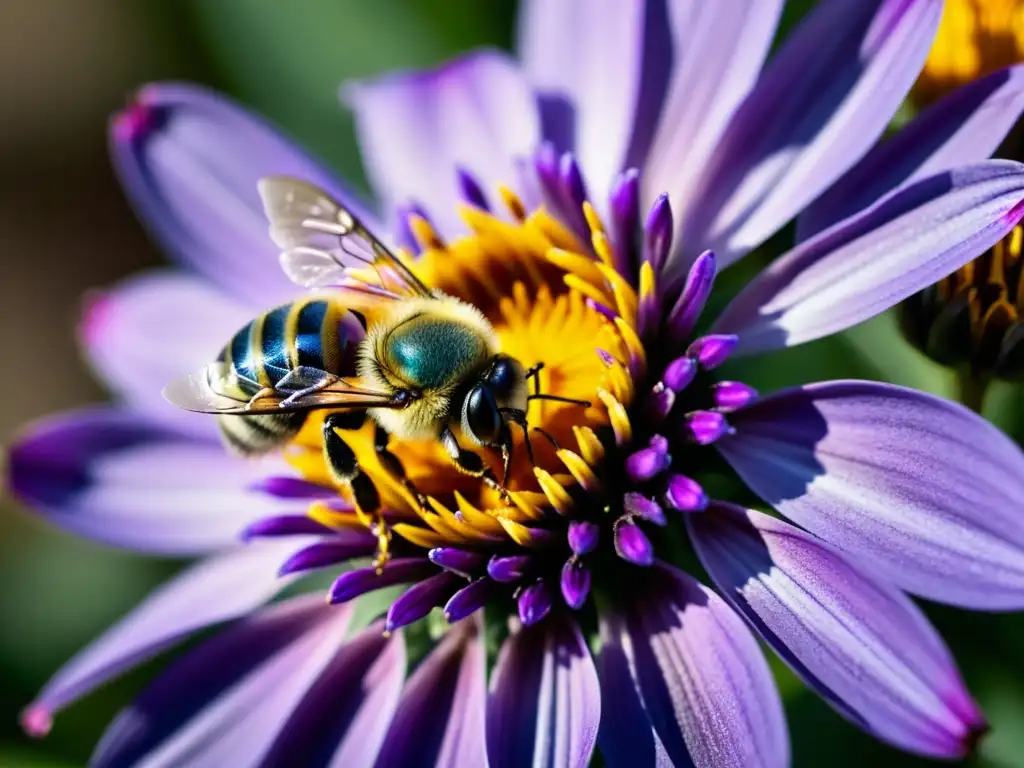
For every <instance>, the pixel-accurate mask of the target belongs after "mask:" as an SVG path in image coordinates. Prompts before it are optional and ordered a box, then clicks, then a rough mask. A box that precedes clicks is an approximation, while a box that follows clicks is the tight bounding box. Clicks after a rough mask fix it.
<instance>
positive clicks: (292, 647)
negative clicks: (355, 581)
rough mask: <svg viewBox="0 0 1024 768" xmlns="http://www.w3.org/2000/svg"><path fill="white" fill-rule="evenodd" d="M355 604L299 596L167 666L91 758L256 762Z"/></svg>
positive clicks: (119, 762) (325, 661)
mask: <svg viewBox="0 0 1024 768" xmlns="http://www.w3.org/2000/svg"><path fill="white" fill-rule="evenodd" d="M351 614H352V611H351V610H350V609H348V608H336V609H330V608H326V607H325V606H324V604H323V601H322V600H321V599H320V598H319V597H317V596H304V597H299V598H294V599H292V600H289V601H287V602H285V603H281V604H279V605H275V606H273V607H271V608H268V609H266V610H264V611H262V612H261V613H259V614H254V615H252V616H250V617H248V618H246V619H245V620H243V621H241V622H240V623H238V624H235V625H233V626H232V627H230V628H229V629H227V630H224V631H223V632H221V633H220V634H218V635H215V636H214V637H213V638H211V639H210V640H207V641H206V642H204V643H203V644H202V645H200V646H198V647H197V648H195V649H194V650H193V651H191V652H190V653H188V654H187V655H185V656H184V657H182V658H181V659H180V660H178V661H176V662H175V663H174V664H172V665H171V666H170V667H168V668H167V669H166V670H165V671H164V672H163V673H161V675H160V676H159V677H157V679H156V680H155V681H154V682H153V683H151V684H150V685H149V686H148V687H147V688H146V689H145V690H144V691H143V692H142V693H141V694H140V695H139V696H138V698H137V699H136V700H135V701H134V703H132V704H131V705H130V706H129V707H128V708H127V709H125V710H124V711H122V712H121V714H120V715H118V716H117V718H116V719H115V720H114V721H113V722H112V723H111V724H110V726H109V728H108V729H107V731H106V733H105V734H104V735H103V738H102V740H101V741H100V743H99V745H98V746H97V748H96V752H95V753H94V754H93V757H92V761H91V762H90V765H95V766H97V767H98V768H114V766H125V765H136V764H139V763H142V762H143V761H148V762H149V763H150V764H161V765H183V764H201V765H254V764H257V763H258V762H259V760H260V759H261V758H262V757H263V755H265V754H266V753H267V751H268V750H269V749H270V747H271V745H272V743H273V740H274V739H275V737H276V736H277V734H278V733H279V732H280V730H281V728H282V727H283V726H284V724H285V722H286V721H287V719H288V717H289V715H290V714H291V712H292V711H293V709H294V708H295V707H296V705H298V703H299V702H300V701H301V700H302V698H303V696H304V695H305V693H306V692H307V691H308V690H309V688H310V686H312V685H313V684H314V682H315V681H316V680H317V678H318V677H320V675H321V674H323V673H324V670H325V669H326V668H327V667H328V665H330V664H331V662H332V660H333V659H334V657H335V655H336V654H339V648H343V647H344V646H343V645H342V643H343V640H344V637H345V631H346V630H347V629H348V625H349V621H350V618H351Z"/></svg>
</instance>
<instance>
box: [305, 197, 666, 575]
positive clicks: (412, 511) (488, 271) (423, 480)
mask: <svg viewBox="0 0 1024 768" xmlns="http://www.w3.org/2000/svg"><path fill="white" fill-rule="evenodd" d="M502 197H503V199H504V201H505V204H506V207H507V208H508V210H509V212H510V217H509V218H508V219H503V218H500V217H499V216H497V215H494V214H491V213H489V212H486V211H483V210H480V209H478V208H473V207H469V206H463V207H462V208H461V209H460V213H461V215H462V217H463V219H464V220H465V222H466V224H467V225H468V227H469V230H470V234H468V235H466V236H464V237H461V238H459V239H457V240H454V241H453V242H450V243H445V242H442V241H441V239H440V237H439V236H438V235H437V234H436V232H434V230H433V229H432V227H431V226H430V224H429V223H428V222H427V221H426V220H424V219H421V218H414V219H413V220H412V221H411V225H412V230H413V232H414V234H415V236H416V238H417V241H418V243H419V245H420V248H421V252H420V253H419V255H418V257H417V258H416V259H415V260H413V258H412V257H411V255H410V254H406V253H402V254H400V255H401V257H402V258H403V259H404V260H405V261H406V263H407V264H408V265H409V266H410V267H411V268H412V269H414V270H415V272H416V274H417V276H418V277H419V278H420V279H421V280H422V281H423V282H424V283H425V284H427V285H428V286H430V287H431V288H434V289H439V290H441V291H443V292H444V293H445V294H448V295H450V296H454V297H456V298H459V299H462V300H463V301H466V302H468V303H470V304H472V305H473V306H475V307H477V308H478V309H479V310H480V311H481V312H482V313H483V314H484V316H485V317H486V318H487V319H488V321H489V322H490V323H491V325H492V326H493V328H494V330H495V332H496V334H497V336H498V339H499V343H500V351H501V352H502V353H503V354H506V355H509V356H511V357H514V358H515V359H517V360H518V361H519V362H520V363H522V364H523V366H525V367H529V366H532V365H534V364H536V363H543V364H544V367H543V369H542V371H541V373H540V374H539V381H538V385H539V387H540V389H541V391H543V392H544V393H545V394H550V395H557V396H561V397H566V398H573V399H577V400H586V401H588V402H590V403H591V405H590V407H586V408H584V407H581V406H579V405H573V404H568V403H560V402H552V401H539V400H534V401H532V402H531V403H530V404H529V410H528V413H527V419H528V423H529V425H530V427H531V434H530V444H531V446H532V449H533V454H534V463H531V461H530V459H529V456H528V452H527V450H526V445H525V437H524V435H523V432H522V430H521V429H518V428H517V427H515V426H514V425H513V426H512V429H513V437H514V440H515V444H514V450H513V461H512V464H511V467H510V470H509V475H508V477H506V478H502V474H501V472H502V469H501V461H500V457H499V456H497V455H496V454H495V452H493V451H490V450H487V449H483V448H478V447H476V448H474V449H473V450H475V451H476V452H478V453H479V454H480V455H481V458H483V459H484V461H485V462H486V463H487V464H489V465H490V466H491V469H492V471H493V472H494V473H495V476H496V477H497V478H499V479H500V480H501V481H502V484H503V485H504V487H505V488H506V489H507V491H508V492H509V494H508V497H507V498H504V499H503V498H502V496H501V494H499V493H498V492H497V491H495V490H493V489H492V488H490V487H488V486H487V485H486V484H485V483H483V482H482V481H480V480H479V479H477V478H474V477H470V476H468V475H466V474H464V473H462V472H460V471H459V470H458V469H457V468H456V467H455V466H454V465H453V463H452V460H451V458H450V457H449V456H448V454H447V452H446V451H445V450H444V448H443V446H442V445H441V444H440V442H439V441H438V440H423V441H410V440H405V441H398V440H395V439H392V442H391V444H390V446H389V449H390V451H391V452H392V453H393V454H394V455H395V456H396V457H397V458H398V459H399V460H400V461H401V463H402V465H403V467H404V469H405V472H406V475H407V477H408V479H409V481H410V482H411V485H412V486H413V487H414V488H415V490H416V491H417V492H419V493H420V494H422V495H423V496H425V497H426V504H425V505H421V504H420V503H419V501H418V500H417V498H416V497H415V496H414V495H413V493H411V492H410V490H409V489H408V488H407V487H406V486H405V485H403V484H402V483H401V482H400V481H398V480H397V479H396V478H395V477H394V476H392V474H391V473H389V472H388V471H387V470H386V469H385V468H384V467H383V466H382V465H381V463H380V461H379V460H378V457H377V454H376V451H375V449H374V444H373V425H372V424H367V425H366V426H365V427H364V428H363V429H361V430H360V431H358V432H353V433H352V434H351V436H350V437H348V438H347V442H349V444H350V445H351V447H352V448H353V450H354V451H355V453H356V456H357V458H358V461H359V465H360V467H361V469H362V470H363V471H364V472H366V473H367V474H368V475H369V477H370V479H371V480H372V481H373V482H374V484H375V485H376V486H377V489H378V491H379V492H380V495H381V498H382V502H383V508H384V509H385V510H386V512H385V514H384V519H385V520H386V524H387V529H388V531H389V532H390V533H394V534H396V535H398V536H400V537H401V538H402V539H404V540H405V541H407V542H409V543H411V544H414V545H416V546H420V547H425V548H432V547H440V546H458V547H464V548H465V547H469V548H472V547H474V546H476V545H480V546H486V547H487V548H492V547H494V546H495V545H496V544H497V545H501V544H502V542H507V543H509V544H513V543H514V544H515V545H518V546H527V547H529V546H532V545H534V544H535V543H536V542H535V538H536V530H537V529H535V528H531V527H529V525H530V524H532V523H535V522H536V521H539V520H541V519H543V518H544V517H546V516H548V515H549V514H551V510H552V509H554V510H556V511H557V510H559V509H560V508H564V507H565V506H566V505H568V504H569V503H570V496H569V491H568V490H567V489H568V488H569V487H570V486H572V485H574V484H579V485H583V486H585V487H590V486H592V485H595V486H596V485H597V484H598V481H597V477H596V474H595V471H594V467H595V465H596V464H597V463H598V462H599V461H600V460H601V458H602V457H603V455H604V452H605V447H606V446H607V445H608V444H609V443H611V442H616V443H620V444H621V443H623V442H625V441H626V440H628V439H629V438H630V427H629V421H628V417H627V416H626V407H627V406H628V405H629V403H630V402H631V400H632V397H633V388H634V387H633V377H634V376H635V375H636V374H637V372H638V371H639V370H642V366H643V361H644V357H643V349H642V346H641V345H640V342H639V340H638V338H637V334H636V315H637V301H638V299H637V295H636V292H635V291H634V289H633V288H632V287H631V286H629V285H628V284H627V283H626V282H625V281H624V280H622V278H620V277H619V276H618V274H617V273H616V272H615V271H614V269H612V268H611V246H610V245H609V242H608V238H607V237H606V236H605V234H604V228H603V225H602V223H601V222H600V220H599V219H598V218H597V216H596V215H595V214H594V212H593V210H592V209H589V207H588V222H589V224H590V228H591V236H592V242H591V244H590V246H591V248H592V249H593V253H594V254H596V255H597V257H596V258H595V256H594V255H593V254H592V253H591V252H590V249H587V248H585V247H584V246H583V245H582V244H581V243H580V242H579V241H578V240H577V238H576V237H575V236H574V235H573V234H571V233H570V232H569V231H568V230H567V229H566V228H565V227H564V226H563V225H562V224H561V223H559V222H558V221H557V220H556V219H555V218H553V217H552V216H550V215H549V214H548V213H547V212H545V211H544V210H543V209H541V210H537V211H535V212H533V213H531V214H529V215H526V213H525V211H524V210H523V206H522V204H521V203H520V201H519V200H518V199H517V198H516V197H515V196H514V195H512V194H511V193H509V192H508V191H507V190H502ZM351 274H352V275H353V276H354V277H356V278H358V279H360V280H364V281H366V282H376V281H377V279H378V278H377V277H376V275H375V274H374V273H373V272H372V270H369V271H367V270H352V271H351ZM648 282H650V281H648ZM598 306H601V307H607V308H612V309H613V310H614V314H616V315H617V317H615V319H614V320H613V319H609V316H610V315H611V314H613V313H609V312H602V311H600V310H599V309H598V308H597V307H598ZM371 322H372V321H371ZM325 415H326V414H325V413H323V412H320V413H314V414H313V415H312V416H311V417H310V418H309V419H307V421H306V423H305V425H304V427H303V430H302V432H301V433H300V434H299V435H298V437H297V438H296V439H295V441H294V442H293V444H292V445H291V446H290V447H289V449H288V450H287V451H286V456H287V458H288V459H289V461H290V462H291V463H292V465H293V466H295V467H296V468H297V469H298V470H299V471H300V472H301V473H302V474H303V475H304V476H305V477H306V478H308V479H310V480H313V481H315V482H319V483H323V484H328V483H330V482H331V480H330V477H331V476H330V473H329V471H328V469H327V466H326V464H325V461H324V458H323V447H322V436H321V428H322V420H323V418H324V417H325ZM535 428H537V429H535ZM456 434H457V436H459V439H460V442H461V443H462V444H463V445H464V446H469V445H472V443H471V442H470V441H468V440H467V439H466V438H465V437H463V436H462V435H460V434H459V433H458V430H457V429H456ZM338 490H339V494H340V495H341V496H342V498H344V499H345V500H348V501H351V494H350V491H349V489H348V488H347V487H340V488H339V489H338ZM310 514H311V516H313V517H314V518H315V519H317V520H319V521H320V522H322V523H326V524H328V525H330V526H332V527H336V528H341V527H349V526H369V527H371V528H374V527H377V526H378V521H376V520H370V519H368V518H367V517H366V516H364V515H362V514H360V513H359V511H358V510H356V511H355V512H338V511H337V510H336V509H335V508H333V507H332V506H330V505H327V504H323V503H318V504H315V505H314V506H313V508H312V509H311V510H310ZM388 546H389V545H388V542H387V539H386V537H385V536H383V535H382V536H381V548H382V550H386V549H387V547H388ZM381 555H382V556H383V557H386V555H387V553H386V551H382V552H381Z"/></svg>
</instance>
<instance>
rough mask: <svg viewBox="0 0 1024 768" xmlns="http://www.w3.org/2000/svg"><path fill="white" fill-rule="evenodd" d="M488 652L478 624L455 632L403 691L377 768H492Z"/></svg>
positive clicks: (463, 625) (462, 624)
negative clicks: (414, 767) (489, 756)
mask: <svg viewBox="0 0 1024 768" xmlns="http://www.w3.org/2000/svg"><path fill="white" fill-rule="evenodd" d="M486 701H487V665H486V651H485V648H484V644H483V642H482V641H481V640H480V638H479V636H478V629H477V628H476V625H475V622H473V621H463V622H460V623H459V624H458V625H457V626H456V627H455V628H454V629H452V630H451V631H450V632H449V633H448V636H447V637H446V638H445V639H444V641H443V642H442V643H441V644H440V645H439V646H438V647H437V648H435V649H434V650H433V651H432V652H431V653H430V655H429V656H428V657H427V658H426V660H425V661H424V662H423V663H422V664H421V665H420V666H419V667H418V668H417V669H416V671H415V672H414V673H413V675H412V677H410V678H409V682H408V683H406V686H405V689H404V690H403V691H402V699H401V703H400V704H399V705H398V711H397V712H395V716H394V719H393V720H392V723H391V729H390V730H389V731H388V735H387V736H386V737H385V739H384V746H383V748H382V749H381V751H380V754H379V755H378V756H377V766H378V768H391V766H402V765H431V766H435V768H463V766H474V765H478V766H483V765H486V764H487V751H486V747H485V744H484V707H485V705H486Z"/></svg>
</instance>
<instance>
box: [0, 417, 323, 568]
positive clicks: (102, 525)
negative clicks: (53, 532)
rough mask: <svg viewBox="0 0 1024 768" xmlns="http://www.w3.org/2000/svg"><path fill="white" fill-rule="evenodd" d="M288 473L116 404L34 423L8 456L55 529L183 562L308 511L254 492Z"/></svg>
mask: <svg viewBox="0 0 1024 768" xmlns="http://www.w3.org/2000/svg"><path fill="white" fill-rule="evenodd" d="M287 471H288V470H287V468H286V467H285V466H284V465H283V462H282V461H281V460H279V459H275V458H268V459H265V460H259V461H246V460H243V459H239V458H237V457H234V456H231V455H229V454H228V453H226V452H225V451H224V447H223V446H222V445H221V444H220V442H218V441H216V440H200V439H197V438H196V437H194V436H193V435H190V434H188V433H187V432H184V431H180V430H174V429H172V428H171V427H169V426H166V425H158V424H153V423H150V422H148V421H146V420H145V418H144V417H142V416H140V415H139V414H137V413H133V412H131V411H128V410H126V409H122V408H117V407H113V406H101V407H94V408H87V409H83V410H79V411H71V412H69V413H65V414H61V415H58V416H52V417H49V418H46V419H43V420H42V421H38V422H35V423H33V424H30V425H29V426H28V427H27V428H26V430H25V432H24V434H23V436H22V437H21V439H20V440H18V441H17V442H16V443H15V444H14V445H13V446H12V447H11V449H10V453H9V459H8V473H9V480H10V488H11V490H12V492H13V493H14V495H15V496H16V497H17V498H19V499H20V500H21V501H22V502H23V503H25V504H26V505H28V506H30V507H33V508H34V509H36V510H38V511H40V512H41V513H42V514H43V515H45V516H46V517H47V519H49V520H50V521H51V522H52V523H54V524H56V525H58V526H60V527H61V528H64V529H65V530H69V531H72V532H74V533H77V534H79V535H81V536H85V537H87V538H90V539H94V540H98V541H102V542H106V543H108V544H114V545H116V546H119V547H128V548H131V549H138V550H143V551H146V552H156V553H161V554H174V555H190V554H199V553H202V552H206V551H209V550H211V549H218V548H220V547H224V546H229V545H231V544H233V543H235V542H237V541H238V535H239V533H240V532H241V531H242V529H243V528H244V527H245V526H246V525H247V524H249V523H251V522H253V521H254V520H256V519H258V518H261V517H265V516H268V515H272V514H274V513H280V512H285V511H289V510H295V511H299V510H300V509H303V508H304V507H305V506H306V505H305V504H304V502H302V500H298V501H295V500H292V501H288V500H284V499H272V498H270V497H268V496H265V495H263V494H260V493H258V492H254V491H251V490H249V488H250V486H251V485H252V484H253V483H254V482H255V481H256V480H257V479H258V478H260V477H261V476H263V475H266V474H274V473H278V472H287Z"/></svg>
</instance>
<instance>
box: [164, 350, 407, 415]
mask: <svg viewBox="0 0 1024 768" xmlns="http://www.w3.org/2000/svg"><path fill="white" fill-rule="evenodd" d="M232 376H235V377H236V378H235V379H234V380H232V378H231V377H232ZM238 383H239V381H238V379H237V374H232V373H230V372H229V370H228V367H227V365H226V364H225V363H223V362H217V363H211V364H210V365H207V366H206V367H205V368H202V369H200V370H198V371H195V372H194V373H188V374H185V375H184V376H181V377H179V378H177V379H175V380H174V381H172V382H171V383H170V384H168V385H167V386H166V387H164V397H165V398H166V399H167V400H168V401H169V402H170V403H171V404H172V405H176V406H177V407H179V408H183V409H184V410H186V411H198V412H200V413H215V414H225V415H226V414H241V415H246V414H250V415H251V414H260V413H271V414H274V413H294V412H295V411H307V410H313V409H316V408H353V409H355V408H404V407H405V406H406V405H408V404H409V402H410V399H409V395H408V394H407V393H405V392H385V391H383V390H375V389H368V388H366V387H360V386H358V385H356V384H353V383H352V382H350V381H348V380H346V379H341V378H338V377H337V376H334V375H332V374H330V373H327V372H326V371H321V370H319V369H317V368H297V369H296V370H294V371H291V372H290V373H289V374H288V375H287V376H286V377H284V378H283V379H281V381H279V382H278V384H277V385H276V386H275V387H272V388H270V387H268V388H265V389H262V390H260V391H259V392H258V393H257V394H256V395H254V396H251V397H250V396H248V395H245V394H243V392H242V390H241V389H240V388H239V387H238V386H237V385H238ZM245 383H247V384H248V385H250V386H251V387H252V388H258V387H259V385H258V384H256V383H255V382H249V381H246V382H245Z"/></svg>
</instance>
